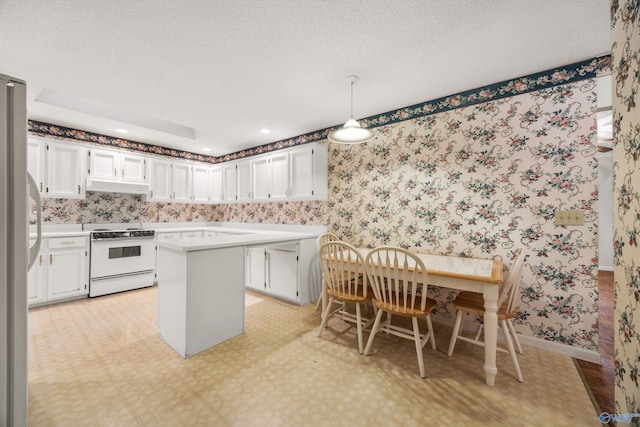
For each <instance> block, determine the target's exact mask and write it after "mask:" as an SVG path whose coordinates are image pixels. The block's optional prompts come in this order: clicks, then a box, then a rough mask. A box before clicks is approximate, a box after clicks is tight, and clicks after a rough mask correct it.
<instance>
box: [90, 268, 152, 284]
mask: <svg viewBox="0 0 640 427" xmlns="http://www.w3.org/2000/svg"><path fill="white" fill-rule="evenodd" d="M149 273H153V270H142V271H134V272H132V273H121V274H114V275H112V276H100V277H92V278H91V281H93V282H97V281H99V280H110V279H111V280H113V279H114V278H116V277H127V276H139V275H141V274H149Z"/></svg>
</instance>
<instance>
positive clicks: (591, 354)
mask: <svg viewBox="0 0 640 427" xmlns="http://www.w3.org/2000/svg"><path fill="white" fill-rule="evenodd" d="M433 322H434V323H441V324H444V325H448V326H451V327H453V324H454V323H455V319H454V318H448V317H442V316H433ZM475 326H477V324H473V323H472V322H465V324H464V329H465V331H468V332H473V331H474V330H475ZM518 340H519V341H520V344H523V345H527V346H529V347H534V348H539V349H541V350H546V351H550V352H552V353H556V354H561V355H563V356H569V357H573V358H575V359H580V360H586V361H587V362H591V363H596V364H598V365H601V364H602V362H601V360H600V354H599V353H598V352H597V351H593V350H586V349H584V348H579V347H572V346H570V345H567V344H561V343H557V342H553V341H547V340H544V339H542V338H536V337H530V336H528V335H522V334H518Z"/></svg>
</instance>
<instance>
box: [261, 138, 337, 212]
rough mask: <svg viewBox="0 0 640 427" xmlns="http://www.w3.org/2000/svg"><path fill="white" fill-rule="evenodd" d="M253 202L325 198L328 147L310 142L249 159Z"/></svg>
mask: <svg viewBox="0 0 640 427" xmlns="http://www.w3.org/2000/svg"><path fill="white" fill-rule="evenodd" d="M251 184H252V186H251V190H250V198H251V201H252V202H269V201H293V200H326V199H327V194H328V192H327V185H328V180H327V148H326V146H322V145H319V144H315V143H311V144H306V145H303V146H300V147H295V148H291V149H285V150H280V151H276V152H273V153H270V154H266V155H260V156H256V157H255V158H253V159H251Z"/></svg>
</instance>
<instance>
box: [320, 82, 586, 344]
mask: <svg viewBox="0 0 640 427" xmlns="http://www.w3.org/2000/svg"><path fill="white" fill-rule="evenodd" d="M595 91H596V88H595V80H594V79H587V80H583V81H580V82H575V83H570V84H566V85H560V86H555V87H551V88H547V89H543V90H539V91H534V92H531V93H528V94H526V95H518V96H514V97H507V98H502V99H499V100H496V101H491V102H486V103H481V104H476V105H473V106H467V107H463V108H458V109H455V110H451V111H447V112H444V113H438V114H433V115H430V116H426V117H421V118H417V119H413V120H408V121H404V122H399V123H395V124H392V125H389V126H383V127H380V128H378V132H379V136H378V138H377V139H376V140H374V141H372V142H370V143H367V144H365V145H359V146H344V145H331V147H330V154H329V158H330V162H329V194H330V196H329V202H328V207H327V217H326V222H327V224H329V229H330V231H333V232H335V233H336V234H338V235H339V236H341V237H342V238H343V239H346V240H348V241H351V242H353V243H355V244H356V245H358V246H371V247H374V246H378V245H384V244H394V245H400V246H403V247H406V248H410V249H421V250H427V251H431V252H438V253H449V254H460V255H469V256H477V257H483V258H490V257H494V256H500V257H502V258H503V259H504V260H505V262H506V263H507V265H508V264H509V260H510V259H511V258H512V255H513V253H514V251H515V249H516V248H517V247H519V246H522V247H524V250H525V253H526V254H528V255H529V258H528V260H527V262H526V263H525V272H524V276H523V278H524V281H523V283H524V284H525V285H524V287H523V289H522V291H521V295H520V297H519V302H520V311H521V315H520V316H519V318H518V319H517V320H516V322H515V323H516V329H517V330H518V331H519V332H521V333H523V334H526V335H531V336H535V337H539V338H544V339H547V340H551V341H555V342H560V343H564V344H569V345H572V346H578V347H582V348H585V349H589V350H594V351H595V350H597V334H598V330H597V326H596V325H597V308H596V302H597V280H596V273H597V268H598V263H597V253H596V251H597V200H598V190H597V162H596V160H595V154H596V147H595V131H596V128H595V110H596V103H595V101H596V100H595ZM556 209H579V210H582V211H584V213H585V218H586V224H585V225H584V226H581V227H567V226H556V225H555V224H554V211H555V210H556ZM434 292H435V295H436V297H437V299H438V300H439V302H440V305H439V307H438V311H439V312H440V313H441V314H444V315H451V314H452V313H453V309H452V308H451V307H450V306H449V305H450V304H449V302H450V300H451V299H452V297H453V295H451V293H450V292H449V291H448V290H446V289H435V290H434Z"/></svg>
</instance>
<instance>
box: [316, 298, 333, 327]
mask: <svg viewBox="0 0 640 427" xmlns="http://www.w3.org/2000/svg"><path fill="white" fill-rule="evenodd" d="M332 305H333V297H330V298H329V301H328V302H327V306H326V307H325V309H324V312H323V313H322V322H321V323H320V329H319V330H318V336H320V335H321V334H322V331H323V330H324V328H326V327H327V320H329V312H330V311H331V306H332Z"/></svg>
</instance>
